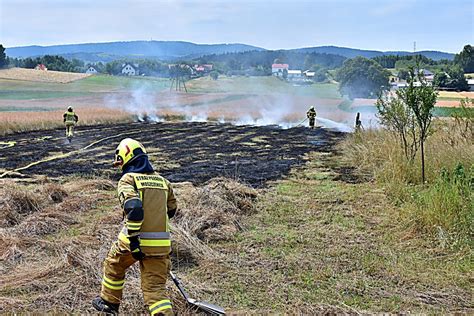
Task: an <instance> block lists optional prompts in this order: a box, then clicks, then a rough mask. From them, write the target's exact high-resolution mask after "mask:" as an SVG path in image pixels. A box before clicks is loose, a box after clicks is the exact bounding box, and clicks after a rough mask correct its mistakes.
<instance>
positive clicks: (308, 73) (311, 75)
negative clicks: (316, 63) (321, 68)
mask: <svg viewBox="0 0 474 316" xmlns="http://www.w3.org/2000/svg"><path fill="white" fill-rule="evenodd" d="M315 74H316V73H315V72H314V71H309V70H306V71H303V75H304V76H305V77H306V78H307V79H313V78H314V75H315Z"/></svg>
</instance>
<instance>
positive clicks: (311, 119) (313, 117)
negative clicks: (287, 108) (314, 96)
mask: <svg viewBox="0 0 474 316" xmlns="http://www.w3.org/2000/svg"><path fill="white" fill-rule="evenodd" d="M306 117H307V118H309V127H311V129H314V121H315V120H316V110H315V109H314V106H312V107H310V108H309V110H308V112H306Z"/></svg>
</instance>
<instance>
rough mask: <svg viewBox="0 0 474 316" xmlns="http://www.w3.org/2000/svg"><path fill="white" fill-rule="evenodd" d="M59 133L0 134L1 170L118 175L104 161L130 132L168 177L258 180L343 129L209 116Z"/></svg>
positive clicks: (278, 174) (275, 174) (330, 141)
mask: <svg viewBox="0 0 474 316" xmlns="http://www.w3.org/2000/svg"><path fill="white" fill-rule="evenodd" d="M63 133H64V131H63V130H62V129H55V130H45V131H35V132H24V133H17V134H13V135H10V136H5V137H0V144H7V145H3V146H2V147H0V148H1V149H0V150H1V153H2V156H1V157H0V172H2V173H3V172H5V173H6V174H3V176H9V177H37V176H48V177H62V176H64V175H72V174H75V175H81V176H100V177H107V178H111V179H117V178H118V177H119V176H120V174H119V173H118V171H117V170H114V169H113V168H112V167H111V162H112V160H113V153H114V150H115V147H116V146H117V145H118V143H119V142H120V140H121V139H123V138H126V137H132V138H136V139H138V140H140V141H141V142H142V143H143V144H144V145H145V147H146V148H147V150H148V154H149V157H150V160H151V162H152V163H153V164H154V166H155V168H156V169H157V170H158V171H159V172H160V173H161V174H163V175H164V176H166V177H168V179H170V181H172V182H181V181H190V182H192V183H194V184H199V183H203V182H205V181H208V180H209V179H212V178H214V177H219V176H224V177H228V178H232V179H238V180H240V181H241V182H243V183H247V184H250V185H252V186H254V187H260V186H263V185H265V183H266V182H268V181H271V180H276V179H280V178H282V177H283V176H284V175H286V174H287V173H288V172H289V170H290V169H291V168H292V167H295V166H298V165H301V164H303V163H304V162H305V160H304V155H305V154H306V153H308V152H310V151H314V150H318V151H329V150H331V149H332V146H333V145H334V144H335V142H336V141H337V140H339V139H341V138H342V137H343V135H344V134H343V133H340V132H335V131H330V130H324V129H316V130H310V129H308V128H304V127H300V128H291V129H281V128H278V127H276V126H263V127H255V126H234V125H230V124H211V123H155V124H152V123H124V124H115V125H99V126H94V127H78V128H77V133H76V136H75V138H74V140H73V142H72V144H68V143H67V141H66V140H65V138H64V135H63ZM11 144H14V145H13V146H12V145H11ZM11 157H15V159H11ZM41 161H42V162H41ZM38 162H39V163H38ZM30 164H32V165H30ZM29 165H30V166H29ZM28 166H29V167H28ZM24 167H27V168H25V169H20V170H16V169H19V168H24Z"/></svg>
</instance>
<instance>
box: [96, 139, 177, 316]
mask: <svg viewBox="0 0 474 316" xmlns="http://www.w3.org/2000/svg"><path fill="white" fill-rule="evenodd" d="M114 166H120V168H121V169H122V172H123V175H122V178H121V179H120V181H119V183H118V197H119V200H120V204H121V205H122V207H123V211H124V216H125V218H126V222H125V225H124V227H123V229H122V231H121V232H120V234H119V236H118V240H117V241H116V242H115V243H114V244H113V245H112V247H111V249H110V251H109V253H108V255H107V258H106V259H105V261H104V275H103V279H102V290H101V293H100V297H97V298H95V299H94V300H93V301H92V305H93V306H94V307H95V308H96V309H97V310H99V311H103V312H106V313H113V314H115V313H117V312H118V309H119V304H120V300H121V299H122V290H123V287H124V283H125V271H126V270H127V268H128V267H130V266H131V265H132V264H134V263H136V262H137V261H139V262H140V272H141V287H142V291H143V298H144V301H145V303H146V304H147V305H148V309H149V312H150V314H151V315H172V314H173V312H172V306H171V301H170V300H169V297H168V295H167V291H166V288H165V284H166V280H167V277H168V273H169V270H170V265H171V264H170V257H169V254H170V252H171V240H170V232H169V225H168V220H169V218H172V217H173V216H174V214H175V213H176V209H177V204H176V199H175V197H174V194H173V189H172V187H171V184H170V182H169V181H168V180H166V179H165V178H163V177H161V176H160V175H158V174H157V173H155V172H154V170H153V167H152V166H151V164H150V162H149V161H148V156H147V155H146V151H145V148H144V147H143V145H142V144H140V143H139V142H138V141H136V140H133V139H131V138H126V139H124V140H122V141H121V142H120V144H119V145H118V147H117V149H116V152H115V162H114Z"/></svg>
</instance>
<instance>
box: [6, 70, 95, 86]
mask: <svg viewBox="0 0 474 316" xmlns="http://www.w3.org/2000/svg"><path fill="white" fill-rule="evenodd" d="M89 76H90V74H83V73H72V72H61V71H51V70H48V71H42V70H34V69H26V68H10V69H0V79H8V80H23V81H37V82H52V83H68V82H72V81H76V80H79V79H83V78H86V77H89Z"/></svg>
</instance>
